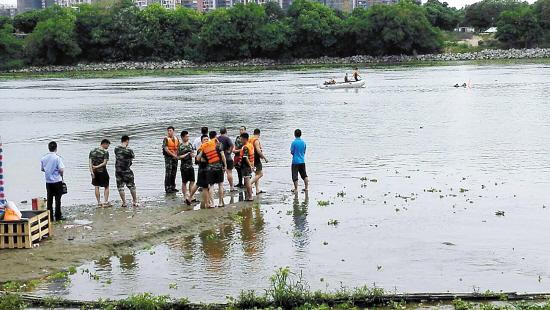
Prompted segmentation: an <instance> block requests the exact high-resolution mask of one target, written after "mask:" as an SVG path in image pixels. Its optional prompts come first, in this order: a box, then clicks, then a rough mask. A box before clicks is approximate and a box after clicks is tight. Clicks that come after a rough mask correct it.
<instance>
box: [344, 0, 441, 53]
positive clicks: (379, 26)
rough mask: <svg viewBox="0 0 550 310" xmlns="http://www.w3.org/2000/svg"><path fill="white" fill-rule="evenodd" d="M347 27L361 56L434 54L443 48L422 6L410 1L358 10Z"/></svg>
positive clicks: (438, 34)
mask: <svg viewBox="0 0 550 310" xmlns="http://www.w3.org/2000/svg"><path fill="white" fill-rule="evenodd" d="M350 24H351V25H350V29H351V32H352V33H353V34H354V36H355V38H356V40H357V50H358V52H359V53H363V54H370V55H376V56H380V55H399V54H416V53H433V52H437V51H439V50H440V48H441V46H442V39H441V33H440V31H439V30H438V29H437V28H434V27H433V26H432V25H431V24H430V22H429V21H428V19H427V18H426V15H425V13H424V10H423V8H422V7H419V6H418V5H416V4H414V3H412V2H409V1H402V2H400V3H399V4H396V5H376V6H374V7H372V8H369V9H368V10H366V11H365V10H358V11H357V12H354V13H353V15H352V19H351V21H350Z"/></svg>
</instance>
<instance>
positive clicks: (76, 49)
mask: <svg viewBox="0 0 550 310" xmlns="http://www.w3.org/2000/svg"><path fill="white" fill-rule="evenodd" d="M458 16H459V13H458V11H456V10H454V9H451V8H448V7H447V6H446V4H441V3H439V2H437V1H436V0H431V1H430V2H429V4H427V5H426V6H421V5H418V4H417V3H415V2H413V1H411V0H402V1H401V2H400V3H399V4H397V5H392V6H385V5H383V6H382V5H381V6H374V7H372V8H369V9H368V10H365V9H356V10H354V11H353V12H352V13H343V12H338V11H335V10H333V9H331V8H329V7H327V6H324V5H322V4H320V3H318V2H315V1H308V0H298V1H295V2H293V3H292V5H291V6H290V7H289V9H288V10H287V11H283V10H281V9H280V8H279V7H278V6H277V4H276V3H268V4H267V5H265V6H263V5H256V4H253V3H251V4H246V5H242V4H238V5H235V6H234V7H232V8H229V9H224V10H214V11H211V12H208V13H199V12H197V11H194V10H191V9H187V8H182V7H180V8H177V9H175V10H167V9H164V8H163V7H162V6H161V5H160V4H156V5H151V6H148V7H147V8H146V9H144V10H140V9H138V8H137V7H136V6H135V5H134V4H133V2H132V1H131V0H116V1H112V2H100V3H97V4H94V5H88V4H84V5H81V6H79V8H78V10H74V9H71V8H61V7H58V6H53V7H51V8H48V9H44V10H38V11H30V12H25V13H22V14H19V15H17V16H15V17H14V18H13V19H6V18H4V19H2V20H0V25H1V28H0V29H1V31H0V59H2V60H1V62H0V66H1V67H0V68H2V69H6V68H13V67H18V66H22V65H27V64H30V65H49V64H72V63H75V62H98V61H101V62H102V61H107V62H109V61H142V60H175V59H189V60H194V61H199V62H206V61H223V60H237V59H245V58H258V57H260V58H272V59H288V58H294V57H308V58H309V57H319V56H349V55H356V54H370V55H398V54H415V53H432V52H438V51H440V50H441V47H442V40H441V31H440V30H439V29H438V28H437V27H442V28H444V29H450V28H452V27H453V26H451V24H456V19H457V18H458ZM21 34H24V35H21Z"/></svg>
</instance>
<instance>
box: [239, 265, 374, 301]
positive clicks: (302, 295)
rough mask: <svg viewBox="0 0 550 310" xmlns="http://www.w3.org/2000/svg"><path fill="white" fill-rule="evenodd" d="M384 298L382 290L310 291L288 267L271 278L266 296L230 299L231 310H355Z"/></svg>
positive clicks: (246, 294)
mask: <svg viewBox="0 0 550 310" xmlns="http://www.w3.org/2000/svg"><path fill="white" fill-rule="evenodd" d="M383 295H384V290H383V289H381V288H376V287H375V288H369V287H366V286H364V287H359V288H355V289H353V290H348V289H346V288H341V289H340V290H338V291H336V292H335V293H328V292H322V291H314V292H311V291H310V290H309V285H308V284H307V282H306V281H305V280H304V279H303V276H302V274H301V273H299V274H297V273H294V272H292V271H291V270H290V269H289V268H280V269H278V270H277V271H276V272H275V274H274V275H273V276H271V278H270V286H269V288H268V289H267V290H265V294H263V295H258V294H256V292H255V291H253V290H251V291H242V292H241V294H240V295H239V297H238V298H237V299H233V298H229V301H230V303H231V307H230V308H233V309H235V308H237V309H253V308H263V309H265V308H270V309H271V308H280V309H281V308H282V309H356V307H355V306H356V305H370V304H371V303H372V302H374V301H376V300H377V299H379V298H380V297H381V296H383Z"/></svg>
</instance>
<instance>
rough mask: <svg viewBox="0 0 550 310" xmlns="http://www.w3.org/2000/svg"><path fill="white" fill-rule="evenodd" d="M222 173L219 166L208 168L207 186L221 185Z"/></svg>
mask: <svg viewBox="0 0 550 310" xmlns="http://www.w3.org/2000/svg"><path fill="white" fill-rule="evenodd" d="M223 175H224V171H223V168H222V167H221V166H219V167H209V168H208V180H209V181H208V184H210V185H212V184H218V183H223Z"/></svg>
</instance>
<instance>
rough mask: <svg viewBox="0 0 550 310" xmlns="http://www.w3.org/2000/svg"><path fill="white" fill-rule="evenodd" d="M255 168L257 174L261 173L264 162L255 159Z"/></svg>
mask: <svg viewBox="0 0 550 310" xmlns="http://www.w3.org/2000/svg"><path fill="white" fill-rule="evenodd" d="M254 168H256V172H260V171H262V169H263V166H262V161H261V160H260V159H259V158H258V159H256V158H254Z"/></svg>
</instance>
